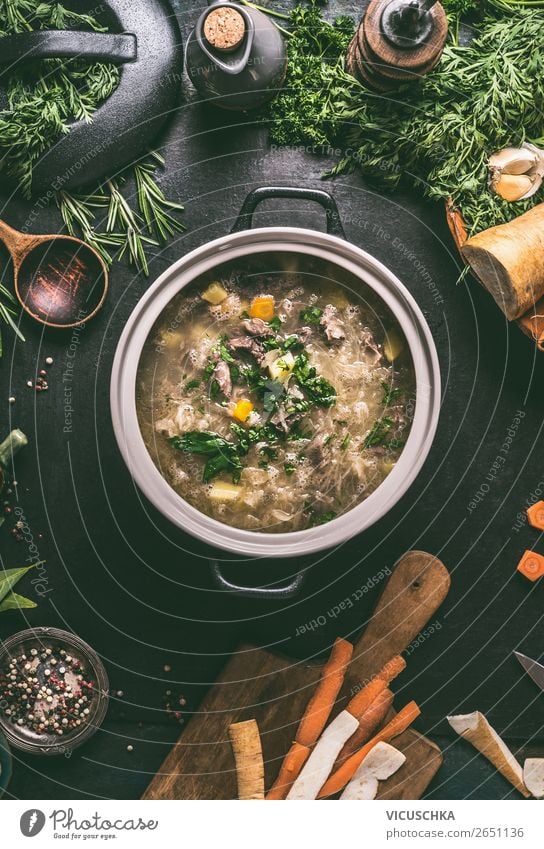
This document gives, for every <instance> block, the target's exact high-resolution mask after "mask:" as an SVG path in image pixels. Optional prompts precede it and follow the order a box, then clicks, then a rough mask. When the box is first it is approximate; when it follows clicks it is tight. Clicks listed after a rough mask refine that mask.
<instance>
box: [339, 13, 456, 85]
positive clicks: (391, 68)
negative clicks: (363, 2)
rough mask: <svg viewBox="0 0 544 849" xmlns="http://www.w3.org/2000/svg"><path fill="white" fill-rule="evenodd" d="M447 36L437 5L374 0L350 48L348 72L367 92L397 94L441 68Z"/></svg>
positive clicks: (444, 15) (347, 56)
mask: <svg viewBox="0 0 544 849" xmlns="http://www.w3.org/2000/svg"><path fill="white" fill-rule="evenodd" d="M447 35H448V19H447V17H446V13H445V11H444V9H443V7H442V5H441V4H440V3H439V2H437V0H371V2H370V4H369V5H368V8H367V10H366V13H365V15H364V17H363V19H362V21H361V23H360V24H359V27H358V28H357V30H356V32H355V35H354V36H353V39H352V40H351V42H350V45H349V47H348V51H347V54H346V69H347V71H348V72H349V73H350V74H352V76H354V77H356V78H357V79H358V80H359V81H360V82H362V83H363V85H365V86H367V88H371V89H373V90H374V91H378V92H387V91H392V90H394V89H396V88H398V86H399V85H401V84H402V83H405V82H409V81H410V80H417V79H420V78H421V77H422V76H424V75H425V74H428V73H429V71H431V70H432V69H433V68H435V67H436V65H437V64H438V62H439V61H440V57H441V56H442V51H443V49H444V45H445V43H446V38H447Z"/></svg>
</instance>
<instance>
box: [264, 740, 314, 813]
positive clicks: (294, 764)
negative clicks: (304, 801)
mask: <svg viewBox="0 0 544 849" xmlns="http://www.w3.org/2000/svg"><path fill="white" fill-rule="evenodd" d="M310 752H311V749H309V748H308V746H302V745H301V744H300V743H297V742H296V741H295V742H294V743H293V745H292V746H291V748H290V749H289V751H288V752H287V754H286V755H285V758H284V759H283V763H282V765H281V768H280V771H279V775H278V777H277V778H276V780H275V782H274V784H273V785H272V787H271V788H270V790H269V791H268V793H267V794H266V798H267V799H268V800H270V801H272V800H274V799H285V797H286V796H287V794H288V793H289V790H290V789H291V787H292V786H293V784H294V781H295V779H296V778H297V776H298V775H299V774H300V771H301V769H302V767H303V766H304V764H305V763H306V761H307V759H308V756H309V754H310Z"/></svg>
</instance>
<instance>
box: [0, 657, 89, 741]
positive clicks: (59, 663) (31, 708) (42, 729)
mask: <svg viewBox="0 0 544 849" xmlns="http://www.w3.org/2000/svg"><path fill="white" fill-rule="evenodd" d="M0 693H2V699H1V700H0V715H2V716H3V717H4V718H5V719H7V720H8V721H9V722H11V723H12V724H13V725H15V726H17V727H18V729H19V730H20V731H27V732H28V731H31V732H34V733H36V734H44V735H46V734H56V735H57V736H59V737H60V736H62V735H64V734H70V733H73V732H76V731H78V730H80V729H81V727H82V726H84V725H86V724H87V723H88V722H89V718H90V714H91V705H92V702H93V698H94V695H95V682H94V681H93V680H91V679H89V678H88V677H87V674H86V670H85V667H84V665H83V664H82V662H81V661H80V660H78V658H76V657H73V656H72V655H71V654H70V653H69V652H67V651H65V650H64V649H51V648H43V647H42V648H40V649H37V648H32V649H30V650H28V651H27V652H26V653H22V654H20V655H18V656H16V657H12V658H11V660H10V661H9V664H7V665H6V666H5V667H4V668H3V669H2V670H1V671H0Z"/></svg>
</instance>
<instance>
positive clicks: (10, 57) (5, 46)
mask: <svg viewBox="0 0 544 849" xmlns="http://www.w3.org/2000/svg"><path fill="white" fill-rule="evenodd" d="M74 57H77V58H82V59H89V60H92V61H97V62H102V61H105V62H115V63H116V64H120V63H123V62H134V60H135V59H137V57H138V45H137V41H136V36H135V35H133V34H132V33H130V32H123V33H109V32H79V31H76V30H37V31H36V32H20V33H16V34H15V35H7V36H4V37H3V38H0V65H13V64H15V63H21V62H30V61H34V60H36V59H63V58H74Z"/></svg>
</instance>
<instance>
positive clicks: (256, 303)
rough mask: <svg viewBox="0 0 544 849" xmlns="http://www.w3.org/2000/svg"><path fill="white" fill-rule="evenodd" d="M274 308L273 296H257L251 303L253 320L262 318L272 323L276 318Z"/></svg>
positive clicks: (250, 311)
mask: <svg viewBox="0 0 544 849" xmlns="http://www.w3.org/2000/svg"><path fill="white" fill-rule="evenodd" d="M274 306H275V304H274V298H273V297H272V295H257V297H256V298H253V300H252V301H251V305H250V307H249V314H250V316H251V318H262V320H263V321H271V320H272V319H273V318H274Z"/></svg>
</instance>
